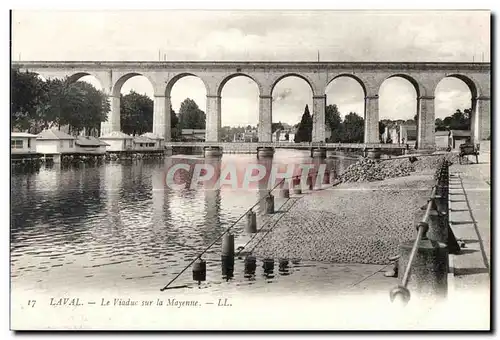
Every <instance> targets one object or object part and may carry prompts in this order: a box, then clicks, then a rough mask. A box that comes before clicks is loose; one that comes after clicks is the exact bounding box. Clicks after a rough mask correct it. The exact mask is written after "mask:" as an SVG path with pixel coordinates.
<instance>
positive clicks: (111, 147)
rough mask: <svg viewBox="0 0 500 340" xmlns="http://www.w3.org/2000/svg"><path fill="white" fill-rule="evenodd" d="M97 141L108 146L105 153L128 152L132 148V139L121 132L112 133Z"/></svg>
mask: <svg viewBox="0 0 500 340" xmlns="http://www.w3.org/2000/svg"><path fill="white" fill-rule="evenodd" d="M99 139H100V140H101V141H103V142H105V143H106V144H108V146H107V147H106V150H107V151H129V150H132V149H133V147H134V145H133V139H134V138H133V137H132V136H129V135H127V134H126V133H123V132H121V131H112V132H110V133H108V134H107V135H104V136H101V137H99Z"/></svg>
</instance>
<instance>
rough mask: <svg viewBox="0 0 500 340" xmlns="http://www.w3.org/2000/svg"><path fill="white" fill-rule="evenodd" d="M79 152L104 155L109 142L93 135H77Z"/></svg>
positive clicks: (76, 148)
mask: <svg viewBox="0 0 500 340" xmlns="http://www.w3.org/2000/svg"><path fill="white" fill-rule="evenodd" d="M75 145H76V147H75V151H76V152H77V153H84V154H95V155H104V154H105V153H106V147H108V146H109V144H107V143H105V142H103V141H102V140H100V139H99V138H96V137H92V136H77V137H76V140H75Z"/></svg>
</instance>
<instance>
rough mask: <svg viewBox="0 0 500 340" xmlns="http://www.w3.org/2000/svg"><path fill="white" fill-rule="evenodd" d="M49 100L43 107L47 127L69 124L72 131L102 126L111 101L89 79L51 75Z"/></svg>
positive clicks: (48, 82) (44, 121) (44, 123)
mask: <svg viewBox="0 0 500 340" xmlns="http://www.w3.org/2000/svg"><path fill="white" fill-rule="evenodd" d="M47 86H48V101H47V102H46V103H45V105H44V106H42V107H40V108H39V109H40V111H41V113H40V114H41V120H42V121H43V125H44V128H47V127H54V126H57V127H58V128H60V127H61V126H62V125H69V127H70V133H76V134H77V133H79V132H80V131H82V130H83V129H87V131H89V130H91V129H99V127H100V124H101V122H104V121H106V120H107V113H108V112H109V110H110V104H109V101H108V98H107V96H106V95H105V94H104V93H103V92H102V91H99V90H97V89H96V88H95V87H94V86H92V85H91V84H89V83H86V82H75V83H73V82H71V81H70V80H69V79H68V78H67V77H66V78H65V79H49V80H47Z"/></svg>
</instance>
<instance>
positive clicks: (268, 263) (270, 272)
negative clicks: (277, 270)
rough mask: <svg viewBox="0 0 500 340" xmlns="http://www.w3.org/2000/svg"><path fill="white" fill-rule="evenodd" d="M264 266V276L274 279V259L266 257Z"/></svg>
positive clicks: (263, 262)
mask: <svg viewBox="0 0 500 340" xmlns="http://www.w3.org/2000/svg"><path fill="white" fill-rule="evenodd" d="M262 268H263V269H264V276H265V277H266V278H268V279H272V278H273V277H274V259H272V258H265V259H264V260H263V261H262Z"/></svg>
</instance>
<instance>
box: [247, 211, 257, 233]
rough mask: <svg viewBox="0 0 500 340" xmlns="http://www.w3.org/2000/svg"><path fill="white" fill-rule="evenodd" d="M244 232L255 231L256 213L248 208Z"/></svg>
mask: <svg viewBox="0 0 500 340" xmlns="http://www.w3.org/2000/svg"><path fill="white" fill-rule="evenodd" d="M245 232H247V233H252V234H253V233H256V232H257V214H256V213H255V212H254V211H253V210H250V211H249V212H248V213H247V225H246V228H245Z"/></svg>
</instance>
